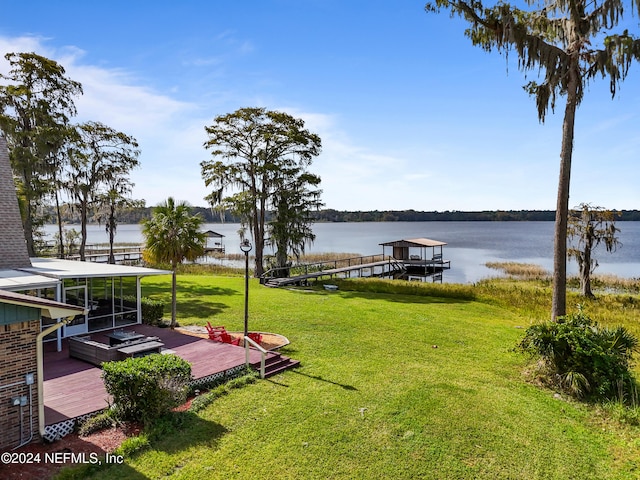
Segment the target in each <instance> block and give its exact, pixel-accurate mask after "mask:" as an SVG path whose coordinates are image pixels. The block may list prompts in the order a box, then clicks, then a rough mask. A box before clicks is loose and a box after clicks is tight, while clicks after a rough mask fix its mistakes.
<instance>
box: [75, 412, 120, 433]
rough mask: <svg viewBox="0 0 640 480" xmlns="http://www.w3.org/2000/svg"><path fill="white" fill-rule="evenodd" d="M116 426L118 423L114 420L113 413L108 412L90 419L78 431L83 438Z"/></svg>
mask: <svg viewBox="0 0 640 480" xmlns="http://www.w3.org/2000/svg"><path fill="white" fill-rule="evenodd" d="M115 425H116V421H115V420H114V419H113V417H112V414H111V411H110V410H107V411H105V412H101V413H99V414H97V415H94V416H93V417H89V418H88V419H86V420H85V421H84V422H82V425H80V428H79V429H78V435H80V436H81V437H86V436H87V435H91V434H92V433H95V432H99V431H100V430H104V429H105V428H111V427H114V426H115Z"/></svg>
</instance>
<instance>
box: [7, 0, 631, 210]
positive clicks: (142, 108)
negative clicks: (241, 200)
mask: <svg viewBox="0 0 640 480" xmlns="http://www.w3.org/2000/svg"><path fill="white" fill-rule="evenodd" d="M424 3H425V2H424V1H423V0H386V1H382V0H370V1H361V0H349V1H344V0H263V1H247V0H245V1H211V0H209V1H205V0H201V1H200V0H182V1H180V2H168V1H164V0H158V1H156V2H143V1H136V0H128V1H120V0H111V1H109V2H87V1H86V0H82V1H69V0H67V1H57V2H51V1H50V0H48V1H43V0H31V1H29V2H27V3H25V2H5V4H4V5H3V6H2V10H3V12H2V16H1V17H0V52H2V53H3V54H4V53H6V52H22V51H35V52H36V53H38V54H41V55H44V56H46V57H49V58H52V59H55V60H56V61H58V62H59V63H61V64H62V65H63V66H64V67H65V68H66V70H67V74H68V76H70V77H71V78H73V79H74V80H77V81H80V82H81V83H82V84H83V87H84V92H85V93H84V95H83V96H82V97H81V98H79V99H78V101H77V107H78V110H79V115H78V117H77V121H87V120H93V121H100V122H103V123H105V124H107V125H109V126H111V127H113V128H116V129H118V130H121V131H123V132H125V133H127V134H129V135H132V136H134V137H135V138H137V140H138V141H139V143H140V147H141V150H142V154H141V156H140V161H141V167H140V168H139V169H137V170H136V171H134V172H133V174H132V179H133V181H134V182H135V184H136V186H135V190H134V197H135V198H144V199H145V200H146V201H147V205H155V204H157V203H158V202H160V201H162V200H164V199H166V197H167V196H170V195H171V196H174V197H175V198H177V199H179V200H186V201H188V202H190V203H191V204H193V205H202V206H205V205H206V203H205V201H204V200H203V197H204V196H205V195H206V194H207V193H208V192H207V189H206V188H205V186H204V182H203V181H202V178H201V176H200V166H199V164H200V162H201V161H202V160H204V159H207V158H209V155H210V154H209V153H208V152H207V151H206V150H205V149H204V148H203V147H202V144H203V143H204V142H205V141H206V135H205V132H204V126H205V125H210V124H211V123H212V121H213V118H214V117H215V116H216V115H220V114H225V113H230V112H233V111H235V110H236V109H238V108H241V107H248V106H261V107H266V108H268V109H274V110H282V111H286V112H288V113H290V114H291V115H293V116H296V117H300V118H302V119H304V120H305V122H306V126H307V128H309V129H310V130H311V131H313V132H314V133H317V134H319V135H320V137H321V138H322V143H323V151H322V153H321V155H320V156H319V157H317V158H316V159H315V161H314V164H313V166H312V171H313V172H314V173H317V174H318V175H320V176H321V178H322V189H323V192H324V193H323V200H324V202H325V204H326V208H334V209H337V210H402V209H415V210H427V211H433V210H438V211H444V210H486V209H488V210H493V209H503V210H511V209H515V210H518V209H549V210H552V209H554V208H555V201H556V190H557V177H558V168H559V152H560V135H561V122H562V113H563V108H564V101H563V100H560V101H559V102H558V106H557V109H556V113H555V114H554V115H551V114H550V115H549V116H548V117H547V120H546V123H545V124H543V125H541V124H540V123H539V122H538V119H537V114H536V107H535V102H534V100H533V99H531V98H529V97H528V95H527V94H526V93H525V92H524V90H523V89H522V85H524V84H525V83H527V81H528V80H527V79H526V78H525V76H524V75H523V74H522V73H521V72H519V71H518V69H517V64H516V62H515V59H516V57H515V55H512V56H511V59H510V61H509V63H507V62H506V61H505V58H504V57H503V56H502V55H500V54H498V53H497V52H494V53H486V52H484V51H482V50H481V49H479V48H476V47H473V46H472V45H471V43H470V41H469V40H468V39H467V38H466V37H464V34H463V32H464V28H465V25H464V24H463V23H462V22H460V21H458V20H451V19H450V18H449V16H448V14H446V13H443V14H440V15H433V14H426V13H425V12H424V10H423V7H424ZM634 24H636V25H637V22H634ZM0 60H1V61H0V72H3V73H6V72H7V71H8V64H7V62H5V61H4V58H2V59H0ZM639 107H640V69H639V68H637V67H633V68H632V71H631V73H630V76H629V78H628V79H627V81H626V82H625V84H623V86H622V87H621V88H620V90H619V94H618V95H617V96H616V98H615V99H613V100H612V99H611V95H610V94H609V88H608V83H607V82H606V81H596V82H594V83H593V84H591V85H590V87H589V89H588V91H587V93H586V95H585V99H584V101H583V103H582V105H581V106H580V108H579V110H578V116H577V122H576V138H575V150H574V160H573V170H572V187H571V200H570V205H571V206H575V205H578V204H579V203H581V202H591V203H593V204H595V205H600V206H604V207H607V208H618V209H634V208H640V189H639V188H638V185H639V183H640V182H639V180H640V178H639V177H640V175H639V166H638V162H637V158H638V151H639V149H640V132H639V128H638V127H639V125H640V122H639V115H640V113H639V112H640V108H639Z"/></svg>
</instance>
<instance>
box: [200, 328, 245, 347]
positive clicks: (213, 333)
mask: <svg viewBox="0 0 640 480" xmlns="http://www.w3.org/2000/svg"><path fill="white" fill-rule="evenodd" d="M207 333H208V334H209V339H210V340H213V341H215V342H223V343H229V344H231V345H240V343H241V342H242V339H241V338H239V337H238V338H233V337H232V336H231V335H229V333H228V332H227V329H226V328H224V326H222V325H220V326H218V327H212V326H211V323H210V322H207Z"/></svg>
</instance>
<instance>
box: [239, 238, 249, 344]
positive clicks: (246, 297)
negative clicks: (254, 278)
mask: <svg viewBox="0 0 640 480" xmlns="http://www.w3.org/2000/svg"><path fill="white" fill-rule="evenodd" d="M251 248H252V245H251V242H250V241H249V240H248V239H246V238H245V239H244V240H243V241H242V243H241V244H240V250H242V251H243V252H244V336H245V337H246V336H247V335H249V252H250V251H251Z"/></svg>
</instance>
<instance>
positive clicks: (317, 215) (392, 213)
mask: <svg viewBox="0 0 640 480" xmlns="http://www.w3.org/2000/svg"><path fill="white" fill-rule="evenodd" d="M153 208H154V207H153V206H148V207H144V208H135V209H130V210H128V211H125V212H120V213H119V215H118V223H121V224H135V223H140V221H141V220H143V219H148V218H151V211H152V209H153ZM191 209H192V213H193V214H199V215H200V216H201V217H202V218H203V219H204V221H205V223H240V218H239V217H237V216H235V215H233V214H232V213H231V212H228V211H226V212H222V213H219V212H215V211H212V210H211V208H207V207H191ZM614 211H615V212H617V213H618V214H619V216H618V217H616V221H620V222H624V221H631V222H637V221H640V210H614ZM45 215H48V216H49V217H50V218H51V219H52V221H53V219H54V218H55V215H54V210H53V207H48V208H47V209H46V211H45ZM555 215H556V213H555V210H482V211H469V212H463V211H455V210H454V211H444V212H437V211H417V210H372V211H346V210H344V211H343V210H334V209H324V210H319V211H317V212H313V213H312V218H313V221H314V222H316V223H343V222H522V221H532V222H540V221H544V222H553V221H554V220H555ZM268 220H269V218H268V217H267V221H268ZM63 221H64V222H66V223H78V222H79V217H77V216H74V215H73V214H67V215H65V216H64V217H63Z"/></svg>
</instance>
